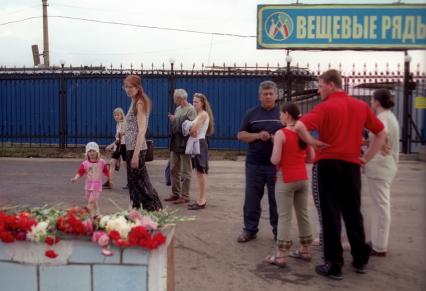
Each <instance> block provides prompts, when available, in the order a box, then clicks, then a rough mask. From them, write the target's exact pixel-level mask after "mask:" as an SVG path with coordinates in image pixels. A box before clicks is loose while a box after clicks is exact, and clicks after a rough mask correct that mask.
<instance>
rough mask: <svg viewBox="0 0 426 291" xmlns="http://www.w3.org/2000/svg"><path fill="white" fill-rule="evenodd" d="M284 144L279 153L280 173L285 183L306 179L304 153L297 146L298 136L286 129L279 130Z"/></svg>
mask: <svg viewBox="0 0 426 291" xmlns="http://www.w3.org/2000/svg"><path fill="white" fill-rule="evenodd" d="M281 131H282V133H283V134H284V136H285V143H284V144H283V147H282V151H281V165H280V166H281V167H280V168H281V172H282V175H283V181H284V182H285V183H290V182H296V181H302V180H307V179H308V174H307V172H306V165H305V152H306V150H302V149H301V148H300V146H299V136H298V135H297V134H296V133H295V132H294V131H291V130H288V129H287V128H283V129H281Z"/></svg>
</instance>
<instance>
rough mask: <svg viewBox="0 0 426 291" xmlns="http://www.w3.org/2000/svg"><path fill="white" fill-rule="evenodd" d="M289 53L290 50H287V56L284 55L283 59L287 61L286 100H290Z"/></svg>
mask: <svg viewBox="0 0 426 291" xmlns="http://www.w3.org/2000/svg"><path fill="white" fill-rule="evenodd" d="M291 60H292V58H291V55H290V50H287V56H286V57H285V61H286V63H287V74H286V76H287V102H290V101H291V76H290V75H291V70H290V63H291Z"/></svg>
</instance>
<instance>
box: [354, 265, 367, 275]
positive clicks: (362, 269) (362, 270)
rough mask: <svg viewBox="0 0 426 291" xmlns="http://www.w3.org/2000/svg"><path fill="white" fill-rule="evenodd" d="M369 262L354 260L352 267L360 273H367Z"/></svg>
mask: <svg viewBox="0 0 426 291" xmlns="http://www.w3.org/2000/svg"><path fill="white" fill-rule="evenodd" d="M366 266H367V264H355V262H352V268H353V269H354V271H355V272H356V273H358V274H365V273H367V270H366V268H365V267H366Z"/></svg>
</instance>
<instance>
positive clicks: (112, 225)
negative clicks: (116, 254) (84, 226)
mask: <svg viewBox="0 0 426 291" xmlns="http://www.w3.org/2000/svg"><path fill="white" fill-rule="evenodd" d="M101 221H102V220H101ZM105 228H106V230H107V231H108V232H109V231H111V230H116V231H118V232H119V233H120V236H121V238H123V239H125V238H127V235H128V234H129V232H130V230H131V226H130V224H129V223H127V220H126V219H125V218H124V217H123V216H118V217H114V218H111V219H110V220H108V221H107V223H106V227H105Z"/></svg>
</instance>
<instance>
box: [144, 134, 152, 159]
mask: <svg viewBox="0 0 426 291" xmlns="http://www.w3.org/2000/svg"><path fill="white" fill-rule="evenodd" d="M145 141H146V145H147V150H146V155H145V162H151V161H153V160H154V139H153V137H152V134H151V132H150V131H149V129H148V128H147V129H146V133H145Z"/></svg>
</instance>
